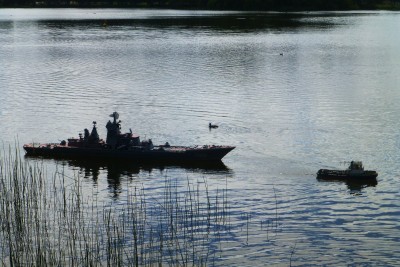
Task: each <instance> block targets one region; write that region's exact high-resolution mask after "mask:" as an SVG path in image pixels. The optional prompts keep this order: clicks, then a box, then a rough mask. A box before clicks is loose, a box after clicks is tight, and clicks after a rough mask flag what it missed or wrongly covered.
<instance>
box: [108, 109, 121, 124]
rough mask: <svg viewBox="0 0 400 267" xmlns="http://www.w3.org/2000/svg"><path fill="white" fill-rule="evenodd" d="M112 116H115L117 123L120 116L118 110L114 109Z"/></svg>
mask: <svg viewBox="0 0 400 267" xmlns="http://www.w3.org/2000/svg"><path fill="white" fill-rule="evenodd" d="M110 117H112V118H114V123H115V122H116V121H117V120H118V118H119V114H118V112H116V111H114V112H113V114H111V115H110Z"/></svg>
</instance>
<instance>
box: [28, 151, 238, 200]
mask: <svg viewBox="0 0 400 267" xmlns="http://www.w3.org/2000/svg"><path fill="white" fill-rule="evenodd" d="M25 159H26V160H30V161H47V162H49V163H51V162H54V163H55V164H56V165H58V166H68V167H70V169H71V170H72V171H78V172H79V173H80V174H82V176H83V177H84V178H85V179H93V182H94V183H97V182H98V179H99V178H101V177H103V176H106V178H107V183H108V188H109V190H110V193H111V194H112V195H113V197H118V195H119V193H120V192H121V181H122V180H123V179H134V178H137V177H139V174H140V173H152V172H153V171H160V172H163V171H164V170H165V169H173V168H178V169H183V170H184V171H188V172H194V173H200V174H212V175H224V177H226V176H230V175H232V173H233V172H232V170H231V169H229V168H228V167H227V166H226V165H225V164H224V163H223V162H222V161H220V162H213V163H199V164H195V163H191V164H180V165H176V164H175V165H169V164H144V163H132V162H131V161H111V160H95V161H94V160H67V159H49V158H38V157H35V156H27V155H25Z"/></svg>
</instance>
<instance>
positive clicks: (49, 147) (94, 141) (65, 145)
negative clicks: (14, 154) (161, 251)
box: [23, 112, 235, 163]
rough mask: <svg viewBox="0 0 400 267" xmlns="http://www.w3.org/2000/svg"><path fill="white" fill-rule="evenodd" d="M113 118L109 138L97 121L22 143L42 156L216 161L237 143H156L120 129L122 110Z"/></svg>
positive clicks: (108, 132) (109, 125)
mask: <svg viewBox="0 0 400 267" xmlns="http://www.w3.org/2000/svg"><path fill="white" fill-rule="evenodd" d="M110 117H112V118H113V121H110V120H109V121H108V123H107V125H106V128H107V138H106V140H105V141H104V140H103V139H100V137H99V134H98V132H97V127H96V122H93V129H92V131H91V132H89V130H88V129H85V130H84V134H83V135H82V134H79V138H69V139H67V141H65V140H63V141H61V142H60V143H47V144H35V143H31V144H25V145H24V146H23V147H24V149H25V151H26V154H27V155H28V156H43V157H54V158H57V157H58V158H74V159H75V158H83V159H96V158H103V159H126V160H136V161H146V162H152V161H154V162H160V161H161V162H177V163H185V162H215V161H221V159H222V158H223V157H224V156H225V155H226V154H228V153H229V152H230V151H231V150H233V149H234V148H235V147H234V146H215V145H203V146H191V147H188V146H171V145H170V144H169V143H168V142H166V143H165V144H164V145H154V144H153V142H152V140H151V139H148V140H143V141H141V140H140V137H139V136H138V135H134V134H133V133H132V130H130V132H128V133H121V121H120V120H118V119H119V114H118V113H117V112H114V113H113V114H111V115H110Z"/></svg>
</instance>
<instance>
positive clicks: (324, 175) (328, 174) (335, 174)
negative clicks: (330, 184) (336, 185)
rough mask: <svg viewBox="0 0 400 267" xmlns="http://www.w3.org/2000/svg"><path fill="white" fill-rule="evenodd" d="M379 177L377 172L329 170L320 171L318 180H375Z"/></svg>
mask: <svg viewBox="0 0 400 267" xmlns="http://www.w3.org/2000/svg"><path fill="white" fill-rule="evenodd" d="M376 177H378V173H377V172H376V171H362V172H352V171H349V170H328V169H320V170H319V171H318V172H317V179H324V180H360V181H362V180H374V179H376Z"/></svg>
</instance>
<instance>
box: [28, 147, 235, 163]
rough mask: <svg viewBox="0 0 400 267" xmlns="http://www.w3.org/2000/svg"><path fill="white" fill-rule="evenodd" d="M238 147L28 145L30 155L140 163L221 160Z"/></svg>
mask: <svg viewBox="0 0 400 267" xmlns="http://www.w3.org/2000/svg"><path fill="white" fill-rule="evenodd" d="M234 148H235V147H232V146H201V147H178V146H169V147H163V146H160V147H154V148H153V149H149V150H144V149H140V148H138V149H110V148H107V147H97V148H95V147H70V146H68V145H58V144H57V145H54V144H43V145H33V144H27V145H24V149H25V151H26V154H27V155H28V156H42V157H53V158H76V159H79V158H82V159H116V160H134V161H140V162H182V163H185V162H188V163H189V162H213V161H221V159H222V158H223V157H224V156H225V155H226V154H228V153H229V152H230V151H231V150H233V149H234Z"/></svg>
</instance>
